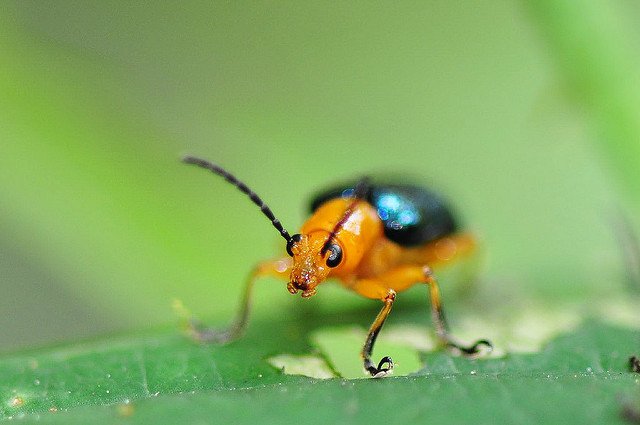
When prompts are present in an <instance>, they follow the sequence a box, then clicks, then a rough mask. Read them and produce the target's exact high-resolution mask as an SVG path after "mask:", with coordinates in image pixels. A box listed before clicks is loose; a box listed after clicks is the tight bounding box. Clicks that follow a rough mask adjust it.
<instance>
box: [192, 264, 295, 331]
mask: <svg viewBox="0 0 640 425" xmlns="http://www.w3.org/2000/svg"><path fill="white" fill-rule="evenodd" d="M291 265H292V262H291V259H290V258H282V259H278V260H271V261H265V262H263V263H260V264H258V265H257V266H256V267H254V269H253V271H252V272H251V274H249V276H248V277H247V282H246V284H245V288H244V294H243V296H242V301H241V304H240V310H239V311H238V314H237V316H236V318H235V319H234V321H233V322H231V324H230V325H229V326H227V327H226V328H221V329H216V328H208V327H206V326H205V325H204V324H203V323H202V322H200V321H199V320H198V319H196V318H194V317H190V318H188V320H187V325H186V327H187V332H188V333H189V335H190V336H191V338H192V339H193V340H195V341H197V342H200V343H214V344H226V343H229V342H231V341H233V340H236V339H238V338H239V337H240V336H242V334H243V333H244V330H245V329H246V327H247V323H248V322H249V315H250V312H251V302H252V294H253V287H254V283H255V281H256V280H257V279H258V278H260V277H264V276H275V277H280V278H284V279H287V277H288V275H289V272H290V271H291Z"/></svg>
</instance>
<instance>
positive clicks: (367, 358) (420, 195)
mask: <svg viewBox="0 0 640 425" xmlns="http://www.w3.org/2000/svg"><path fill="white" fill-rule="evenodd" d="M183 162H185V163H187V164H191V165H196V166H198V167H201V168H204V169H207V170H209V171H211V172H213V173H214V174H217V175H219V176H221V177H223V178H224V179H225V180H226V181H227V182H229V183H230V184H232V185H234V186H235V187H237V188H238V189H239V190H240V191H242V192H243V193H245V194H246V195H247V196H248V197H249V199H251V201H252V202H253V203H254V204H255V205H256V206H258V208H260V210H261V211H262V213H263V214H264V215H265V216H266V217H267V218H268V219H269V221H270V222H271V224H272V225H273V227H274V228H275V229H276V230H277V231H278V232H279V233H280V235H281V236H282V237H283V238H284V239H285V241H286V252H287V254H288V256H287V257H284V258H279V259H276V260H268V261H264V262H261V263H259V264H258V265H257V266H256V267H255V268H254V269H253V271H252V273H251V274H250V275H249V277H248V280H247V283H246V286H245V291H244V297H243V300H242V303H241V308H240V311H239V314H238V316H237V317H236V319H235V320H234V321H233V322H232V323H231V325H229V326H228V327H227V328H225V329H221V330H220V329H209V328H205V327H204V326H202V325H201V324H200V323H199V322H197V321H196V320H194V319H192V320H191V321H190V331H191V333H192V335H193V337H194V338H195V339H196V340H198V341H200V342H214V343H227V342H230V341H232V340H234V339H236V338H238V337H239V336H240V335H241V334H242V332H243V330H244V328H245V327H246V324H247V322H248V318H249V312H250V306H251V293H252V290H253V286H254V282H255V280H256V279H257V278H259V277H263V276H275V277H278V278H281V279H283V280H286V281H287V289H288V291H289V292H290V293H292V294H297V293H298V292H300V294H301V295H302V297H303V298H309V297H311V296H313V295H315V294H316V291H317V287H318V285H320V284H321V283H323V282H324V281H325V280H326V279H328V278H334V279H336V280H338V282H340V284H341V285H342V286H344V287H346V288H347V289H350V290H352V291H354V292H356V293H357V294H359V295H361V296H363V297H366V298H370V299H374V300H379V301H381V302H382V303H383V306H382V309H381V310H380V312H379V313H378V315H377V316H376V318H375V319H374V321H373V323H372V324H371V327H370V328H369V331H368V333H367V337H366V340H365V342H364V345H363V347H362V350H361V358H362V362H363V365H364V368H365V370H366V371H367V372H368V373H369V374H370V375H371V376H372V377H376V378H377V377H383V376H386V375H387V374H389V373H390V372H391V371H392V369H393V360H392V359H391V357H389V356H385V357H383V358H382V359H381V360H380V361H379V362H378V364H377V365H376V364H375V363H374V362H373V361H372V360H371V353H372V351H373V346H374V343H375V341H376V338H377V336H378V333H379V332H380V330H381V329H382V326H383V325H384V323H385V320H386V319H387V317H388V316H389V313H390V312H391V308H392V306H393V303H394V300H395V298H396V294H397V293H398V292H401V291H404V290H406V289H408V288H410V287H411V286H413V285H415V284H425V285H426V286H427V287H428V290H429V295H430V300H431V315H432V320H433V323H434V326H435V331H436V335H437V336H438V339H439V340H440V341H441V343H442V344H443V345H445V346H448V347H452V348H455V349H457V350H459V351H460V352H462V353H463V354H467V355H473V354H476V353H478V352H479V351H480V347H482V346H486V347H488V349H491V348H492V346H491V343H490V342H489V341H487V340H485V339H481V340H478V341H476V342H475V343H473V344H472V345H469V346H465V345H462V344H459V343H457V342H456V341H454V339H453V338H452V337H451V336H450V334H449V331H448V327H447V324H446V321H445V318H444V313H443V308H442V300H441V296H440V289H439V286H438V282H437V280H436V278H435V276H434V274H433V270H432V267H435V266H440V265H443V264H446V263H448V262H451V261H453V260H455V259H457V258H458V257H460V256H461V255H464V254H465V253H468V252H470V251H471V250H472V249H473V248H474V246H475V241H474V238H473V237H472V236H471V235H470V234H468V233H465V232H462V231H460V230H459V229H458V225H457V223H456V220H455V219H454V217H453V214H452V213H451V210H450V209H449V207H448V206H447V204H446V203H445V201H444V200H443V199H442V198H441V197H440V196H439V195H437V194H435V193H434V192H431V191H430V190H428V189H425V188H423V187H419V186H413V185H409V184H404V183H384V182H381V183H377V182H375V183H374V182H372V181H371V180H370V179H368V178H363V179H361V180H359V181H358V182H356V183H354V184H346V185H342V186H338V187H334V188H331V189H329V190H326V191H324V192H322V193H320V194H319V195H317V196H316V197H315V198H314V199H313V201H312V203H311V216H310V217H309V219H308V220H307V221H306V222H305V223H304V224H303V225H302V227H301V229H300V232H299V233H296V234H294V235H291V234H289V232H288V231H287V230H285V228H284V227H283V225H282V223H280V221H279V220H278V219H277V218H276V217H275V215H274V214H273V212H272V211H271V209H270V208H269V207H268V206H267V205H266V204H265V203H264V202H263V201H262V199H261V198H260V197H259V196H258V195H257V194H256V193H255V192H254V191H253V190H251V189H250V188H249V187H248V186H247V185H246V184H244V183H243V182H241V181H240V180H238V179H237V178H236V177H235V176H234V175H232V174H231V173H229V172H228V171H226V170H225V169H223V168H222V167H220V166H218V165H216V164H213V163H211V162H209V161H206V160H203V159H200V158H196V157H193V156H185V157H184V158H183Z"/></svg>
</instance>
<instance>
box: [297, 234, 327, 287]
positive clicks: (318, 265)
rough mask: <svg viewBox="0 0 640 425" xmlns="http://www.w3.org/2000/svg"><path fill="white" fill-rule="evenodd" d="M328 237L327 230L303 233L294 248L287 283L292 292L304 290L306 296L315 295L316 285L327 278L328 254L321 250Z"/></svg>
mask: <svg viewBox="0 0 640 425" xmlns="http://www.w3.org/2000/svg"><path fill="white" fill-rule="evenodd" d="M327 237H328V234H327V233H326V232H314V233H312V234H310V235H302V236H301V239H300V241H299V242H297V243H296V244H295V246H294V247H293V248H292V252H293V268H292V269H291V276H290V278H289V284H288V285H287V289H288V290H289V292H291V293H292V294H297V293H298V291H302V294H301V295H302V296H303V297H304V298H308V297H310V296H312V295H315V293H316V289H315V288H316V286H318V285H319V284H320V283H322V282H323V281H324V280H325V279H326V278H327V275H328V274H329V270H330V269H329V267H327V265H326V257H327V255H328V254H327V253H326V252H325V253H322V252H321V251H322V247H323V246H324V244H325V242H326V240H327Z"/></svg>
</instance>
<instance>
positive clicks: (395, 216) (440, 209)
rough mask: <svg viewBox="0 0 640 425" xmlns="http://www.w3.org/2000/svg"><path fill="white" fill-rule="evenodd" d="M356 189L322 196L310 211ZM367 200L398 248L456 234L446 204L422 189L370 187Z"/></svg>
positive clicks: (350, 187) (346, 187)
mask: <svg viewBox="0 0 640 425" xmlns="http://www.w3.org/2000/svg"><path fill="white" fill-rule="evenodd" d="M354 186H355V185H354V184H351V185H341V186H337V187H334V188H331V189H329V190H326V191H324V192H322V193H320V194H319V195H317V196H316V197H315V198H314V199H313V201H312V202H311V211H312V212H313V211H315V210H316V209H317V208H318V207H319V206H320V205H321V204H323V203H324V202H326V201H328V200H329V199H333V198H338V197H349V196H352V195H353V191H354ZM365 199H366V201H367V202H368V203H370V204H371V205H373V207H374V208H376V210H377V213H378V217H380V220H382V222H383V224H384V233H385V236H386V237H387V238H388V239H389V240H391V241H393V242H395V243H397V244H399V245H402V246H416V245H422V244H425V243H428V242H431V241H434V240H436V239H440V238H442V237H444V236H447V235H449V234H451V233H454V232H455V231H456V230H457V225H456V222H455V219H454V217H453V214H452V213H451V211H450V209H449V208H448V207H447V205H446V204H445V202H444V200H443V199H442V198H441V197H440V196H439V195H437V194H435V193H434V192H431V191H430V190H427V189H425V188H423V187H420V186H414V185H407V184H371V185H370V186H369V188H368V191H367V193H366V196H365Z"/></svg>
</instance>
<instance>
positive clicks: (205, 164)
mask: <svg viewBox="0 0 640 425" xmlns="http://www.w3.org/2000/svg"><path fill="white" fill-rule="evenodd" d="M182 162H184V163H185V164H192V165H197V166H198V167H201V168H204V169H207V170H209V171H211V172H212V173H214V174H217V175H219V176H221V177H223V178H224V179H225V180H226V181H228V182H229V183H231V184H232V185H234V186H235V187H237V188H238V189H239V190H240V191H241V192H242V193H244V194H246V195H247V196H248V197H249V199H251V201H252V202H253V203H254V204H256V205H257V206H258V208H260V211H262V214H264V215H265V216H267V218H268V219H269V220H270V221H271V224H272V225H273V227H275V228H276V230H277V231H278V232H280V235H281V236H282V237H283V238H284V239H285V240H286V241H287V242H289V241H291V235H290V234H289V232H287V231H286V230H285V228H284V227H283V226H282V223H280V220H278V219H277V218H276V216H275V215H273V212H272V211H271V208H269V207H268V206H267V204H265V203H264V201H263V200H262V199H260V197H259V196H258V195H257V194H256V193H255V192H254V191H253V190H251V189H250V188H249V186H247V185H246V184H244V183H243V182H241V181H240V180H238V179H237V178H236V176H234V175H233V174H231V173H230V172H228V171H227V170H225V169H224V168H222V167H220V166H218V165H216V164H214V163H212V162H209V161H207V160H204V159H200V158H196V157H195V156H191V155H186V156H184V157H183V158H182Z"/></svg>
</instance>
